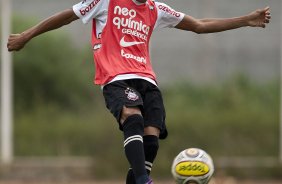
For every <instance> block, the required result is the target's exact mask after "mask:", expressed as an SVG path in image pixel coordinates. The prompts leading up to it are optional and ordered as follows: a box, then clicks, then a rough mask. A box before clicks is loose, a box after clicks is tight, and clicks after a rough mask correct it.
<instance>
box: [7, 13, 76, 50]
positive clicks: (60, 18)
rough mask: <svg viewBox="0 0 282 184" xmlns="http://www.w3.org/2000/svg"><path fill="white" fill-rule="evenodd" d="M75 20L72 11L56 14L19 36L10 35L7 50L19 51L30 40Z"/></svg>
mask: <svg viewBox="0 0 282 184" xmlns="http://www.w3.org/2000/svg"><path fill="white" fill-rule="evenodd" d="M77 19H78V17H77V16H76V15H75V13H74V12H73V10H72V9H68V10H64V11H62V12H60V13H57V14H55V15H53V16H51V17H49V18H47V19H45V20H43V21H42V22H40V23H39V24H37V25H35V26H34V27H32V28H30V29H28V30H26V31H24V32H22V33H20V34H11V35H10V37H9V39H8V43H7V47H8V50H9V51H18V50H21V49H22V48H23V47H24V46H25V44H26V43H27V42H29V41H30V40H31V39H32V38H34V37H36V36H38V35H40V34H43V33H45V32H48V31H51V30H54V29H58V28H60V27H62V26H64V25H67V24H69V23H71V22H72V21H74V20H77Z"/></svg>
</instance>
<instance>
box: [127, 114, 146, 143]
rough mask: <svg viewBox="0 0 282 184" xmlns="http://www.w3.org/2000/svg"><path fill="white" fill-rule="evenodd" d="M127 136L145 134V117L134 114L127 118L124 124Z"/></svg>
mask: <svg viewBox="0 0 282 184" xmlns="http://www.w3.org/2000/svg"><path fill="white" fill-rule="evenodd" d="M122 128H123V133H124V136H125V138H128V137H130V136H133V135H140V136H143V135H144V119H143V117H142V116H141V115H139V114H133V115H131V116H129V117H127V118H126V120H125V121H124V123H123V124H122Z"/></svg>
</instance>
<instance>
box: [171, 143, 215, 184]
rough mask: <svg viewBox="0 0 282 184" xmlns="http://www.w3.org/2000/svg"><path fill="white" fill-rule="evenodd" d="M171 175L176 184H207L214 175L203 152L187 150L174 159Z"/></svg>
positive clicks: (210, 160)
mask: <svg viewBox="0 0 282 184" xmlns="http://www.w3.org/2000/svg"><path fill="white" fill-rule="evenodd" d="M171 173H172V175H173V177H174V179H175V181H176V183H177V184H207V183H208V182H209V180H210V179H211V177H212V175H213V173H214V165H213V161H212V158H211V157H210V156H209V154H207V153H206V152H205V151H204V150H202V149H199V148H188V149H185V150H183V151H181V152H180V153H179V154H178V155H177V156H176V157H175V159H174V160H173V163H172V167H171Z"/></svg>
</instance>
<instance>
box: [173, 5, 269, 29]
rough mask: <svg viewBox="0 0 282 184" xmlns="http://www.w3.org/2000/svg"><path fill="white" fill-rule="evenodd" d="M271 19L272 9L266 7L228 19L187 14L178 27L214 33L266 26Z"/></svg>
mask: <svg viewBox="0 0 282 184" xmlns="http://www.w3.org/2000/svg"><path fill="white" fill-rule="evenodd" d="M270 19H271V15H270V9H269V7H266V8H264V9H258V10H256V11H254V12H252V13H250V14H248V15H245V16H241V17H234V18H226V19H195V18H193V17H191V16H188V15H185V17H184V18H183V20H182V21H181V22H180V23H179V24H178V25H177V26H176V28H178V29H182V30H187V31H192V32H195V33H198V34H201V33H214V32H221V31H226V30H231V29H237V28H240V27H247V26H250V27H261V28H265V26H266V24H268V23H269V22H270Z"/></svg>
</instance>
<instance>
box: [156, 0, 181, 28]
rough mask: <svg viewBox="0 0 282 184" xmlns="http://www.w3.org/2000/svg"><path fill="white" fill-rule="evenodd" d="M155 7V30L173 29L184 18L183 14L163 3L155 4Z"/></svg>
mask: <svg viewBox="0 0 282 184" xmlns="http://www.w3.org/2000/svg"><path fill="white" fill-rule="evenodd" d="M156 7H157V11H158V19H157V21H156V24H155V29H161V28H167V27H168V28H172V27H175V26H176V25H177V24H179V23H180V22H181V20H182V19H183V18H184V15H185V14H184V13H181V12H178V11H175V10H174V9H172V8H171V7H169V6H168V5H166V4H165V3H160V2H156Z"/></svg>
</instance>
